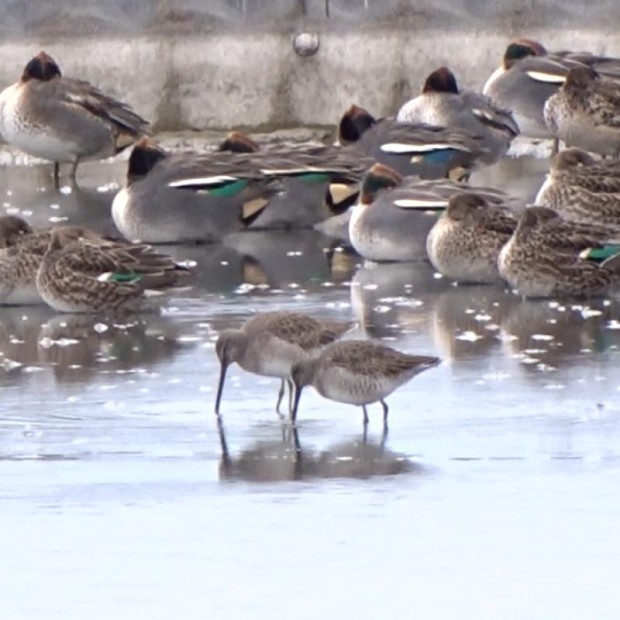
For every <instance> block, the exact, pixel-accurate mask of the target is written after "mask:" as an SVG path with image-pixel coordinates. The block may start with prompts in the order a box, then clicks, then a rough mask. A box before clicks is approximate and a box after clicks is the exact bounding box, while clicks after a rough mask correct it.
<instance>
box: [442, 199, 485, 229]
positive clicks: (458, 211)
mask: <svg viewBox="0 0 620 620" xmlns="http://www.w3.org/2000/svg"><path fill="white" fill-rule="evenodd" d="M485 208H487V203H486V201H485V200H484V199H483V198H482V197H481V196H478V195H477V194H469V193H461V194H454V195H452V196H450V199H449V200H448V208H447V209H446V217H448V218H449V219H451V220H454V221H457V222H462V221H464V220H466V219H470V218H475V217H476V214H477V213H479V212H480V211H481V210H482V209H485Z"/></svg>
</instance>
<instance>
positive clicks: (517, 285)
mask: <svg viewBox="0 0 620 620" xmlns="http://www.w3.org/2000/svg"><path fill="white" fill-rule="evenodd" d="M609 236H610V233H609V231H608V229H607V228H605V227H601V226H594V225H583V224H578V223H574V222H567V221H565V220H563V219H562V218H561V217H560V216H559V215H558V214H557V213H556V212H555V211H553V210H552V209H549V208H548V207H528V208H527V209H526V210H525V211H524V212H523V214H522V215H521V218H520V220H519V224H518V226H517V228H516V230H515V232H514V233H513V235H512V237H511V238H510V240H509V241H508V242H507V243H506V244H505V245H504V247H503V248H502V250H501V251H500V253H499V257H498V268H499V272H500V274H501V276H502V277H503V278H504V280H506V282H507V283H508V284H509V285H510V286H511V287H512V288H513V289H515V290H516V291H517V292H518V293H519V294H521V295H522V296H523V297H595V296H606V295H608V294H610V293H611V292H613V291H616V290H618V287H620V260H619V257H618V252H619V251H620V246H617V245H615V244H614V245H609V244H608V243H607V242H608V241H609Z"/></svg>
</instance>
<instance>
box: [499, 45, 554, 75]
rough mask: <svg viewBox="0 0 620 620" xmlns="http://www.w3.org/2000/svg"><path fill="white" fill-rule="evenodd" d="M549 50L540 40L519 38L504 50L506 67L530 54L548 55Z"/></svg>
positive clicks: (508, 67)
mask: <svg viewBox="0 0 620 620" xmlns="http://www.w3.org/2000/svg"><path fill="white" fill-rule="evenodd" d="M546 54H547V50H546V49H545V48H544V47H543V45H542V44H540V43H539V42H538V41H533V40H532V39H517V40H516V41H513V42H512V43H511V44H510V45H509V46H508V47H507V48H506V51H505V52H504V59H503V62H504V69H510V67H512V66H513V65H514V64H515V62H517V61H519V60H521V59H522V58H527V57H528V56H546Z"/></svg>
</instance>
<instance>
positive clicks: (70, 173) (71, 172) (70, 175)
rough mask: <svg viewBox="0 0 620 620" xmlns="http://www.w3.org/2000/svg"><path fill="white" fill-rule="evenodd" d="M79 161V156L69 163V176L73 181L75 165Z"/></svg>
mask: <svg viewBox="0 0 620 620" xmlns="http://www.w3.org/2000/svg"><path fill="white" fill-rule="evenodd" d="M79 163H80V158H79V157H76V158H75V161H74V162H73V163H72V164H71V171H70V172H69V178H70V179H71V180H73V181H75V175H76V174H77V167H78V164H79Z"/></svg>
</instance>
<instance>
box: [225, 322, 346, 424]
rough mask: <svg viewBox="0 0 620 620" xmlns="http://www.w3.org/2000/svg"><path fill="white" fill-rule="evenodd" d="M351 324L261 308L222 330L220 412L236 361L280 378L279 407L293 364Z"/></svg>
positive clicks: (308, 355) (253, 370)
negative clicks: (228, 374)
mask: <svg viewBox="0 0 620 620" xmlns="http://www.w3.org/2000/svg"><path fill="white" fill-rule="evenodd" d="M350 327H351V325H350V324H349V323H342V322H337V321H320V320H317V319H313V318H312V317H309V316H306V315H305V314H299V313H296V312H284V311H282V312H277V311H276V312H262V313H260V314H257V315H256V316H254V317H252V318H251V319H249V320H248V321H247V322H246V323H244V324H243V326H242V327H241V329H229V330H225V331H223V332H222V333H220V335H219V337H218V339H217V342H216V344H215V352H216V354H217V357H218V359H219V361H220V378H219V382H218V386H217V395H216V397H215V413H216V414H217V415H219V412H220V401H221V398H222V392H223V389H224V381H225V380H226V371H227V370H228V367H229V366H230V365H231V364H234V363H235V362H236V363H237V364H239V366H241V368H243V370H246V371H247V372H251V373H254V374H257V375H262V376H266V377H278V378H279V379H281V384H280V391H279V393H278V400H277V403H276V411H277V412H278V413H280V403H281V402H282V398H283V396H284V388H285V384H286V381H287V379H288V377H289V375H290V373H291V368H292V367H293V365H294V364H295V363H297V362H299V361H302V360H304V359H307V358H309V357H311V356H313V355H315V354H317V353H318V352H319V351H320V350H321V349H322V348H323V347H325V346H326V345H328V344H331V343H332V342H334V341H335V340H337V339H338V338H340V336H342V335H343V334H344V333H345V332H346V331H347V330H349V329H350Z"/></svg>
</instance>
